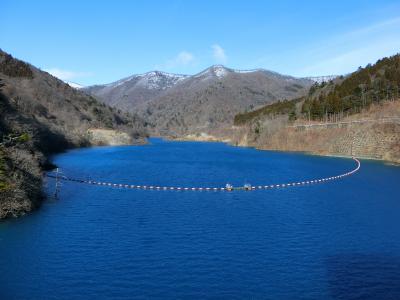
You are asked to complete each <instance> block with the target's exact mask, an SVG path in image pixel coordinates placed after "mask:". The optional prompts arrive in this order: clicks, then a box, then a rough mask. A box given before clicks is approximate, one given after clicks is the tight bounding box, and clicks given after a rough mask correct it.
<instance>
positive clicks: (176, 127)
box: [138, 66, 311, 136]
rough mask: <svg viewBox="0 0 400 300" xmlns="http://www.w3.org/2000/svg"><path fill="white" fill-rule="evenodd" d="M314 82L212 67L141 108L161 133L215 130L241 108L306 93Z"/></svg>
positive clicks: (179, 133)
mask: <svg viewBox="0 0 400 300" xmlns="http://www.w3.org/2000/svg"><path fill="white" fill-rule="evenodd" d="M310 85H311V84H310V82H309V81H307V80H302V79H297V78H294V77H290V76H284V75H280V74H278V73H274V72H270V71H266V70H254V71H235V70H232V69H229V68H226V67H223V66H212V67H211V68H208V69H206V70H204V71H203V72H200V73H199V74H196V75H194V76H191V77H189V78H186V79H185V80H183V81H182V82H181V83H180V84H179V85H176V86H174V87H173V88H171V89H169V90H167V91H166V92H165V93H164V94H162V95H160V96H158V97H157V98H155V99H153V100H151V101H149V102H147V103H146V105H144V106H143V107H138V108H139V109H140V110H141V111H142V112H143V116H144V117H145V118H146V119H148V120H149V122H150V123H152V124H153V125H154V126H155V128H156V129H157V130H158V131H160V132H161V133H166V134H173V135H178V136H179V135H181V134H187V133H199V132H205V133H212V132H215V131H218V130H220V129H221V128H223V127H230V126H232V125H233V122H232V120H233V117H234V115H235V114H237V113H238V112H241V111H246V110H250V109H252V108H255V107H258V106H260V105H264V104H266V103H271V102H274V101H276V100H278V99H282V98H288V99H291V98H294V97H298V96H301V95H304V94H305V93H306V92H307V90H308V88H309V86H310Z"/></svg>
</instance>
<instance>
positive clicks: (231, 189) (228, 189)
mask: <svg viewBox="0 0 400 300" xmlns="http://www.w3.org/2000/svg"><path fill="white" fill-rule="evenodd" d="M225 189H226V190H227V191H233V185H232V184H230V183H227V184H226V185H225Z"/></svg>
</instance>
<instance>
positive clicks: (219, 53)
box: [211, 44, 228, 64]
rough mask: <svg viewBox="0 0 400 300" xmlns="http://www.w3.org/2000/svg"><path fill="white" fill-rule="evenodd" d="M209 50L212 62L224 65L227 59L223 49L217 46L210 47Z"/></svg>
mask: <svg viewBox="0 0 400 300" xmlns="http://www.w3.org/2000/svg"><path fill="white" fill-rule="evenodd" d="M211 48H212V50H213V57H214V60H215V61H216V62H218V63H223V64H224V63H226V61H227V60H228V57H227V56H226V54H225V50H224V48H222V47H221V46H220V45H218V44H214V45H212V46H211Z"/></svg>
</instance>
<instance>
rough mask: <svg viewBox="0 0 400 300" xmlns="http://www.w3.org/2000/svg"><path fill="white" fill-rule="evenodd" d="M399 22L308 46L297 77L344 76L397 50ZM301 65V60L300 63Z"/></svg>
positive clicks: (395, 21) (398, 44) (386, 22)
mask: <svg viewBox="0 0 400 300" xmlns="http://www.w3.org/2000/svg"><path fill="white" fill-rule="evenodd" d="M399 26H400V18H394V19H389V20H385V21H382V22H378V23H375V24H371V25H368V26H365V27H361V28H358V29H355V30H351V31H348V32H344V33H342V34H340V35H337V36H334V37H331V38H328V39H325V40H322V41H319V42H318V44H314V45H311V46H310V48H309V49H307V50H308V51H306V54H307V56H308V58H312V59H311V60H310V59H307V58H305V61H307V62H308V64H307V65H306V66H303V67H302V68H300V69H299V70H298V71H297V72H295V73H297V74H296V75H297V76H309V75H326V74H345V73H349V72H352V71H355V70H356V69H357V67H359V66H365V65H366V64H367V63H374V62H375V61H376V60H377V59H379V58H382V57H384V56H389V55H393V54H396V53H397V52H399V49H400V31H399V30H398V28H399ZM300 61H301V59H300Z"/></svg>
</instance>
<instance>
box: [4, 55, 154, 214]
mask: <svg viewBox="0 0 400 300" xmlns="http://www.w3.org/2000/svg"><path fill="white" fill-rule="evenodd" d="M0 115H1V118H0V218H4V217H9V216H18V215H21V214H24V213H26V212H28V211H30V210H32V209H34V208H35V207H37V206H38V205H39V204H40V202H41V198H42V194H41V187H42V185H41V181H42V178H41V174H42V171H43V170H44V169H46V168H49V167H51V165H50V164H49V162H48V160H47V158H48V156H49V155H50V154H52V153H56V152H60V151H63V150H65V149H67V148H71V147H80V146H88V145H92V144H104V143H107V142H109V140H106V141H102V140H99V139H98V137H96V138H94V136H93V134H92V133H91V130H93V129H106V130H113V131H114V132H115V135H116V136H119V137H118V140H119V141H120V142H123V143H132V142H140V141H143V138H144V137H145V135H146V131H145V128H144V124H143V121H142V120H141V119H140V118H138V117H137V116H131V115H128V114H119V113H117V112H116V111H115V110H114V109H112V108H109V107H107V106H105V105H104V104H101V103H99V102H98V101H97V100H96V99H94V98H93V97H91V96H88V95H87V94H86V93H83V92H80V91H78V90H76V89H74V88H72V87H70V86H69V85H67V84H65V83H64V82H62V81H60V80H58V79H56V78H55V77H53V76H51V75H49V74H48V73H45V72H42V71H40V70H38V69H37V68H35V67H33V66H31V65H29V64H27V63H24V62H22V61H20V60H17V59H14V58H13V57H11V56H10V55H8V54H7V53H5V52H3V51H1V50H0ZM122 132H124V134H122ZM121 134H122V135H123V136H124V137H125V139H121V138H120V136H121Z"/></svg>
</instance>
